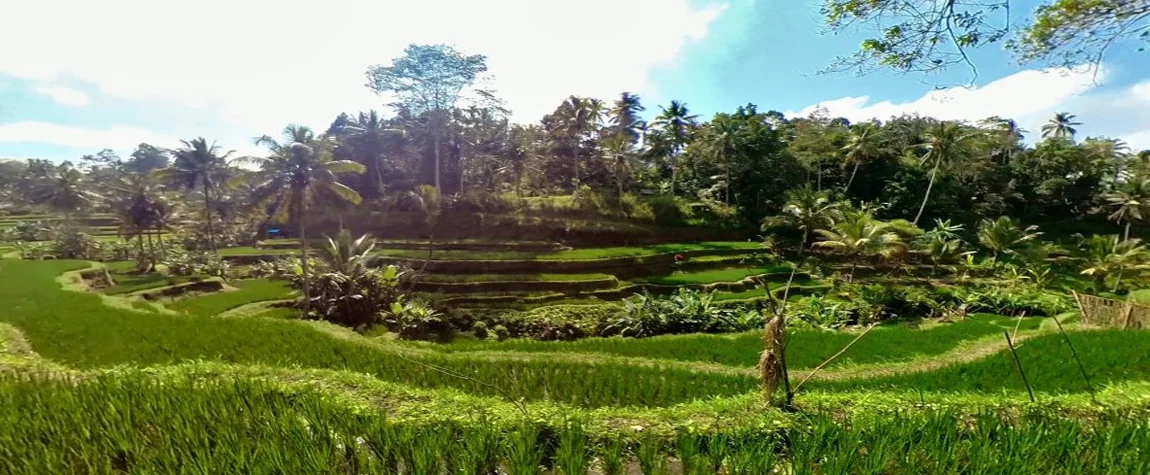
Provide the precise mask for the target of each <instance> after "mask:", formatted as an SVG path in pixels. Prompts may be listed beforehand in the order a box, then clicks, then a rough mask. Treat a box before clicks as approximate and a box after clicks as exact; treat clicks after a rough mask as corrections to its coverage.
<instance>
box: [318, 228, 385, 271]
mask: <svg viewBox="0 0 1150 475" xmlns="http://www.w3.org/2000/svg"><path fill="white" fill-rule="evenodd" d="M374 249H375V239H372V238H371V237H370V236H368V235H367V234H364V235H363V236H360V237H359V238H358V239H356V238H352V237H351V233H350V232H348V231H347V230H343V231H340V232H339V234H337V235H336V237H335V239H332V238H331V237H328V238H327V245H326V246H322V247H320V252H319V256H318V257H319V260H320V262H322V263H323V264H324V265H326V266H327V268H328V270H330V271H332V272H338V273H340V274H343V275H346V276H353V277H354V276H356V275H359V274H361V273H363V272H364V271H366V270H367V260H368V258H369V257H371V251H372V250H374Z"/></svg>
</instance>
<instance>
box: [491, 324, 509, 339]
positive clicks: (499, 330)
mask: <svg viewBox="0 0 1150 475" xmlns="http://www.w3.org/2000/svg"><path fill="white" fill-rule="evenodd" d="M491 333H492V334H494V335H495V339H496V340H499V341H503V340H506V339H508V338H511V332H509V331H507V327H505V326H503V325H495V326H494V327H492V328H491Z"/></svg>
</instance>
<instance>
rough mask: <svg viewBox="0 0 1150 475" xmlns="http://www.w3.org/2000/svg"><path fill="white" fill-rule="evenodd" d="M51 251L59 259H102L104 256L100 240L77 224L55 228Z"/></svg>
mask: <svg viewBox="0 0 1150 475" xmlns="http://www.w3.org/2000/svg"><path fill="white" fill-rule="evenodd" d="M51 253H52V254H53V255H55V256H56V257H57V258H59V259H86V260H100V259H101V258H103V252H102V250H101V245H100V242H99V241H97V240H96V239H95V238H93V237H92V236H89V235H88V233H85V232H83V231H80V229H79V228H77V227H76V226H71V225H68V226H63V227H61V228H59V229H56V230H55V233H54V236H53V238H52V244H51Z"/></svg>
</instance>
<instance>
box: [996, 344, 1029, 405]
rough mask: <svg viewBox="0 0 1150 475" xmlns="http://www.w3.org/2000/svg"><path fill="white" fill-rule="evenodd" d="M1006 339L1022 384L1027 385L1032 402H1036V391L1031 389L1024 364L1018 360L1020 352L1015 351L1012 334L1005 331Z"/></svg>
mask: <svg viewBox="0 0 1150 475" xmlns="http://www.w3.org/2000/svg"><path fill="white" fill-rule="evenodd" d="M1002 335H1003V336H1005V337H1006V346H1009V347H1010V355H1011V356H1013V357H1014V365H1015V366H1017V367H1018V374H1019V375H1021V376H1022V384H1025V385H1026V393H1027V394H1029V395H1030V402H1034V390H1033V389H1031V388H1030V381H1028V380H1027V379H1026V372H1025V371H1023V370H1022V362H1021V361H1019V360H1018V352H1017V351H1014V342H1012V341H1011V340H1010V332H1008V331H1006V330H1003V331H1002Z"/></svg>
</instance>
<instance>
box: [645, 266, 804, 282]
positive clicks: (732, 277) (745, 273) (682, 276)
mask: <svg viewBox="0 0 1150 475" xmlns="http://www.w3.org/2000/svg"><path fill="white" fill-rule="evenodd" d="M790 271H791V268H790V267H788V266H757V267H730V268H726V269H714V270H707V271H700V272H683V273H678V274H671V275H666V276H659V277H647V278H643V279H636V281H637V282H645V283H648V284H657V285H698V284H710V283H715V282H738V281H740V280H743V279H745V278H747V277H754V276H759V275H765V274H778V273H789V272H790ZM785 278H786V276H784V279H785ZM798 280H799V279H796V283H798V282H797V281H798ZM806 280H807V281H808V282H809V279H806Z"/></svg>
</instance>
